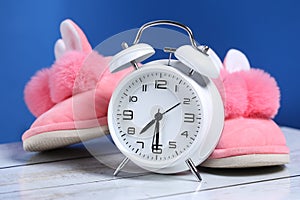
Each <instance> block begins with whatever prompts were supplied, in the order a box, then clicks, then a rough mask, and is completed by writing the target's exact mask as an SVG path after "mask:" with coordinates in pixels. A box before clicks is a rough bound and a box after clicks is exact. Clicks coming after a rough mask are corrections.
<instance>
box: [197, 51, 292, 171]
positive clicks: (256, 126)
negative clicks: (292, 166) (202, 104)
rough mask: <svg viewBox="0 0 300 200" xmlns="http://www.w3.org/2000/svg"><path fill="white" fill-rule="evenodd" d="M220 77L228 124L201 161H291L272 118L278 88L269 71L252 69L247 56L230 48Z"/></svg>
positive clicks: (238, 164)
mask: <svg viewBox="0 0 300 200" xmlns="http://www.w3.org/2000/svg"><path fill="white" fill-rule="evenodd" d="M221 79H222V82H223V87H224V89H223V90H222V91H225V92H223V93H222V96H223V101H224V105H225V116H226V120H225V124H224V129H223V132H222V135H221V138H220V141H219V143H218V145H217V147H216V149H215V150H214V151H213V153H212V154H211V156H210V157H209V158H208V159H207V160H206V161H205V162H204V163H202V166H204V167H212V168H243V167H260V166H272V165H282V164H286V163H288V162H289V149H288V147H287V146H286V141H285V138H284V135H283V133H282V132H281V130H280V128H279V127H278V125H277V124H276V123H275V122H274V121H273V120H272V118H273V117H274V116H275V115H276V114H277V111H278V108H279V98H280V93H279V88H278V87H277V84H276V81H275V79H274V78H272V77H271V76H270V75H269V74H267V73H265V72H263V71H262V70H259V69H250V64H249V62H248V60H247V58H246V56H245V55H244V54H243V53H242V52H240V51H238V50H234V49H232V50H230V51H228V53H227V55H226V57H225V60H224V68H223V69H222V72H221Z"/></svg>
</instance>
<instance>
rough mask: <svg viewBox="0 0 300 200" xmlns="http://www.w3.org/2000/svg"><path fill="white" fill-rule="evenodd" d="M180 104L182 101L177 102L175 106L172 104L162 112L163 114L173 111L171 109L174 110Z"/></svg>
mask: <svg viewBox="0 0 300 200" xmlns="http://www.w3.org/2000/svg"><path fill="white" fill-rule="evenodd" d="M179 105H180V102H179V103H177V104H176V105H174V106H172V107H171V108H169V109H168V110H166V111H165V112H163V113H162V115H164V114H166V113H167V112H169V111H171V110H173V109H174V108H176V107H177V106H179Z"/></svg>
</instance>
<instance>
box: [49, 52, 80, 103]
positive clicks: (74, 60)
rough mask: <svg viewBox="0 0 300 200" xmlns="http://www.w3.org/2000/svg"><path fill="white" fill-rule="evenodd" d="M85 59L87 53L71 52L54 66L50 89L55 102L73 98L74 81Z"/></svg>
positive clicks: (50, 78)
mask: <svg viewBox="0 0 300 200" xmlns="http://www.w3.org/2000/svg"><path fill="white" fill-rule="evenodd" d="M85 58H86V54H85V53H82V52H77V51H69V52H67V53H65V54H64V55H63V56H62V57H61V58H60V59H59V60H57V61H56V62H55V63H54V64H53V65H52V67H51V75H50V77H49V87H50V96H51V99H52V101H53V102H55V103H58V102H61V101H62V100H64V99H66V98H68V97H70V96H72V91H73V86H74V81H75V79H76V76H77V73H78V71H79V70H80V68H81V66H82V64H83V62H84V60H85Z"/></svg>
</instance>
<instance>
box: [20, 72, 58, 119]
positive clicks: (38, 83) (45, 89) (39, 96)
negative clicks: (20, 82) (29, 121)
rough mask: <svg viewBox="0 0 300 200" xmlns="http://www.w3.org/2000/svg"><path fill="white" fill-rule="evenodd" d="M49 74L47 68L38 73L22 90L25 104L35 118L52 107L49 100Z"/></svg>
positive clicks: (52, 104)
mask: <svg viewBox="0 0 300 200" xmlns="http://www.w3.org/2000/svg"><path fill="white" fill-rule="evenodd" d="M49 74H50V69H48V68H45V69H42V70H40V71H38V72H37V73H36V74H35V75H34V76H33V77H32V78H31V80H30V81H29V82H28V83H27V85H26V86H25V89H24V100H25V103H26V105H27V107H28V109H29V110H30V112H31V113H32V114H33V115H34V116H35V117H38V116H40V115H41V114H43V113H44V112H46V111H47V110H49V109H50V108H51V107H53V106H54V103H53V102H52V101H51V98H50V89H49V85H48V80H49Z"/></svg>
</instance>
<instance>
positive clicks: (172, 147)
mask: <svg viewBox="0 0 300 200" xmlns="http://www.w3.org/2000/svg"><path fill="white" fill-rule="evenodd" d="M169 148H170V149H176V141H169Z"/></svg>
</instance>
